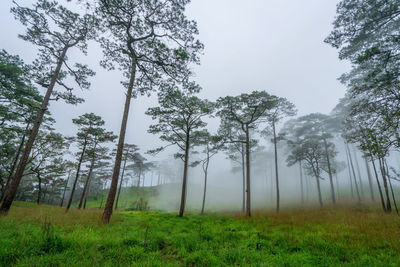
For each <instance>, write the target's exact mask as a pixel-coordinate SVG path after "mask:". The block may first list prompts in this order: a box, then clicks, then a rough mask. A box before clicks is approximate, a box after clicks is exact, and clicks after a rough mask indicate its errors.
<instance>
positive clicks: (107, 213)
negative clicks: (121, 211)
mask: <svg viewBox="0 0 400 267" xmlns="http://www.w3.org/2000/svg"><path fill="white" fill-rule="evenodd" d="M135 74H136V60H135V59H132V69H131V77H130V80H129V85H128V91H127V93H126V98H125V107H124V115H123V117H122V122H121V130H120V133H119V140H118V148H117V154H116V156H115V165H114V172H113V176H112V180H111V185H110V191H109V192H108V197H107V202H106V206H105V208H104V212H103V216H102V222H103V223H109V222H110V218H111V214H112V212H113V207H114V199H115V194H116V192H117V186H118V178H119V172H120V169H121V161H122V152H123V149H124V142H125V133H126V125H127V123H128V116H129V107H130V104H131V99H132V91H133V83H134V81H135Z"/></svg>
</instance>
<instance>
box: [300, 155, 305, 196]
mask: <svg viewBox="0 0 400 267" xmlns="http://www.w3.org/2000/svg"><path fill="white" fill-rule="evenodd" d="M299 167H300V190H301V204H304V190H303V169H302V166H301V160H300V161H299Z"/></svg>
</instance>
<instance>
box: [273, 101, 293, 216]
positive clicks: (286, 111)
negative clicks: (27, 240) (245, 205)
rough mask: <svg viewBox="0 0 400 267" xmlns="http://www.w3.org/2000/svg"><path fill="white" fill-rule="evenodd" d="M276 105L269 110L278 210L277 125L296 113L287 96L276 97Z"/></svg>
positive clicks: (277, 208)
mask: <svg viewBox="0 0 400 267" xmlns="http://www.w3.org/2000/svg"><path fill="white" fill-rule="evenodd" d="M275 101H276V103H275V105H274V107H273V108H272V109H271V110H270V111H269V120H268V121H269V124H270V127H271V128H272V134H273V143H274V156H275V182H276V212H279V208H280V192H279V172H278V138H277V134H276V125H277V123H279V122H280V121H281V120H282V119H283V118H285V117H289V116H294V115H296V112H297V111H296V109H295V106H294V105H293V104H292V103H291V102H289V101H288V100H287V99H286V98H282V97H279V98H278V97H276V99H275Z"/></svg>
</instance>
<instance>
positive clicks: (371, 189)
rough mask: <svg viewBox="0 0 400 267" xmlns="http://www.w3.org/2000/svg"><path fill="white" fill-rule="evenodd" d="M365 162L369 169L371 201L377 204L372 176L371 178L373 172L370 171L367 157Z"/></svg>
mask: <svg viewBox="0 0 400 267" xmlns="http://www.w3.org/2000/svg"><path fill="white" fill-rule="evenodd" d="M364 160H365V167H366V168H367V176H368V184H369V192H370V194H371V199H372V201H374V202H375V196H374V187H373V185H372V176H371V171H370V169H369V165H368V160H367V157H364Z"/></svg>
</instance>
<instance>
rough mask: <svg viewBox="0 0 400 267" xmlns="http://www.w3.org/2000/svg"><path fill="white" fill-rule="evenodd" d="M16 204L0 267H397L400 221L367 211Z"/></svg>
mask: <svg viewBox="0 0 400 267" xmlns="http://www.w3.org/2000/svg"><path fill="white" fill-rule="evenodd" d="M100 216H101V211H100V210H97V209H96V210H94V209H93V210H92V209H89V210H85V211H78V210H76V209H72V210H71V211H70V213H68V214H65V212H64V209H60V208H58V207H52V206H46V205H41V206H36V205H34V204H27V203H15V205H14V206H13V207H12V209H11V211H10V213H9V215H8V216H7V217H3V218H0V265H1V266H234V265H238V266H400V238H399V237H400V220H399V217H397V216H396V215H385V214H383V213H381V212H379V211H375V210H373V209H371V210H370V209H367V208H361V207H359V208H350V207H340V208H336V209H329V208H327V209H322V210H297V211H287V212H282V213H281V214H279V215H276V214H274V213H269V214H257V215H256V216H253V217H252V218H245V217H242V216H239V215H237V214H224V215H215V214H211V215H207V216H199V215H195V214H189V215H186V216H185V217H183V218H178V216H177V215H176V214H175V213H157V212H118V213H114V215H113V217H112V221H111V223H110V224H109V225H102V224H100Z"/></svg>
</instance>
